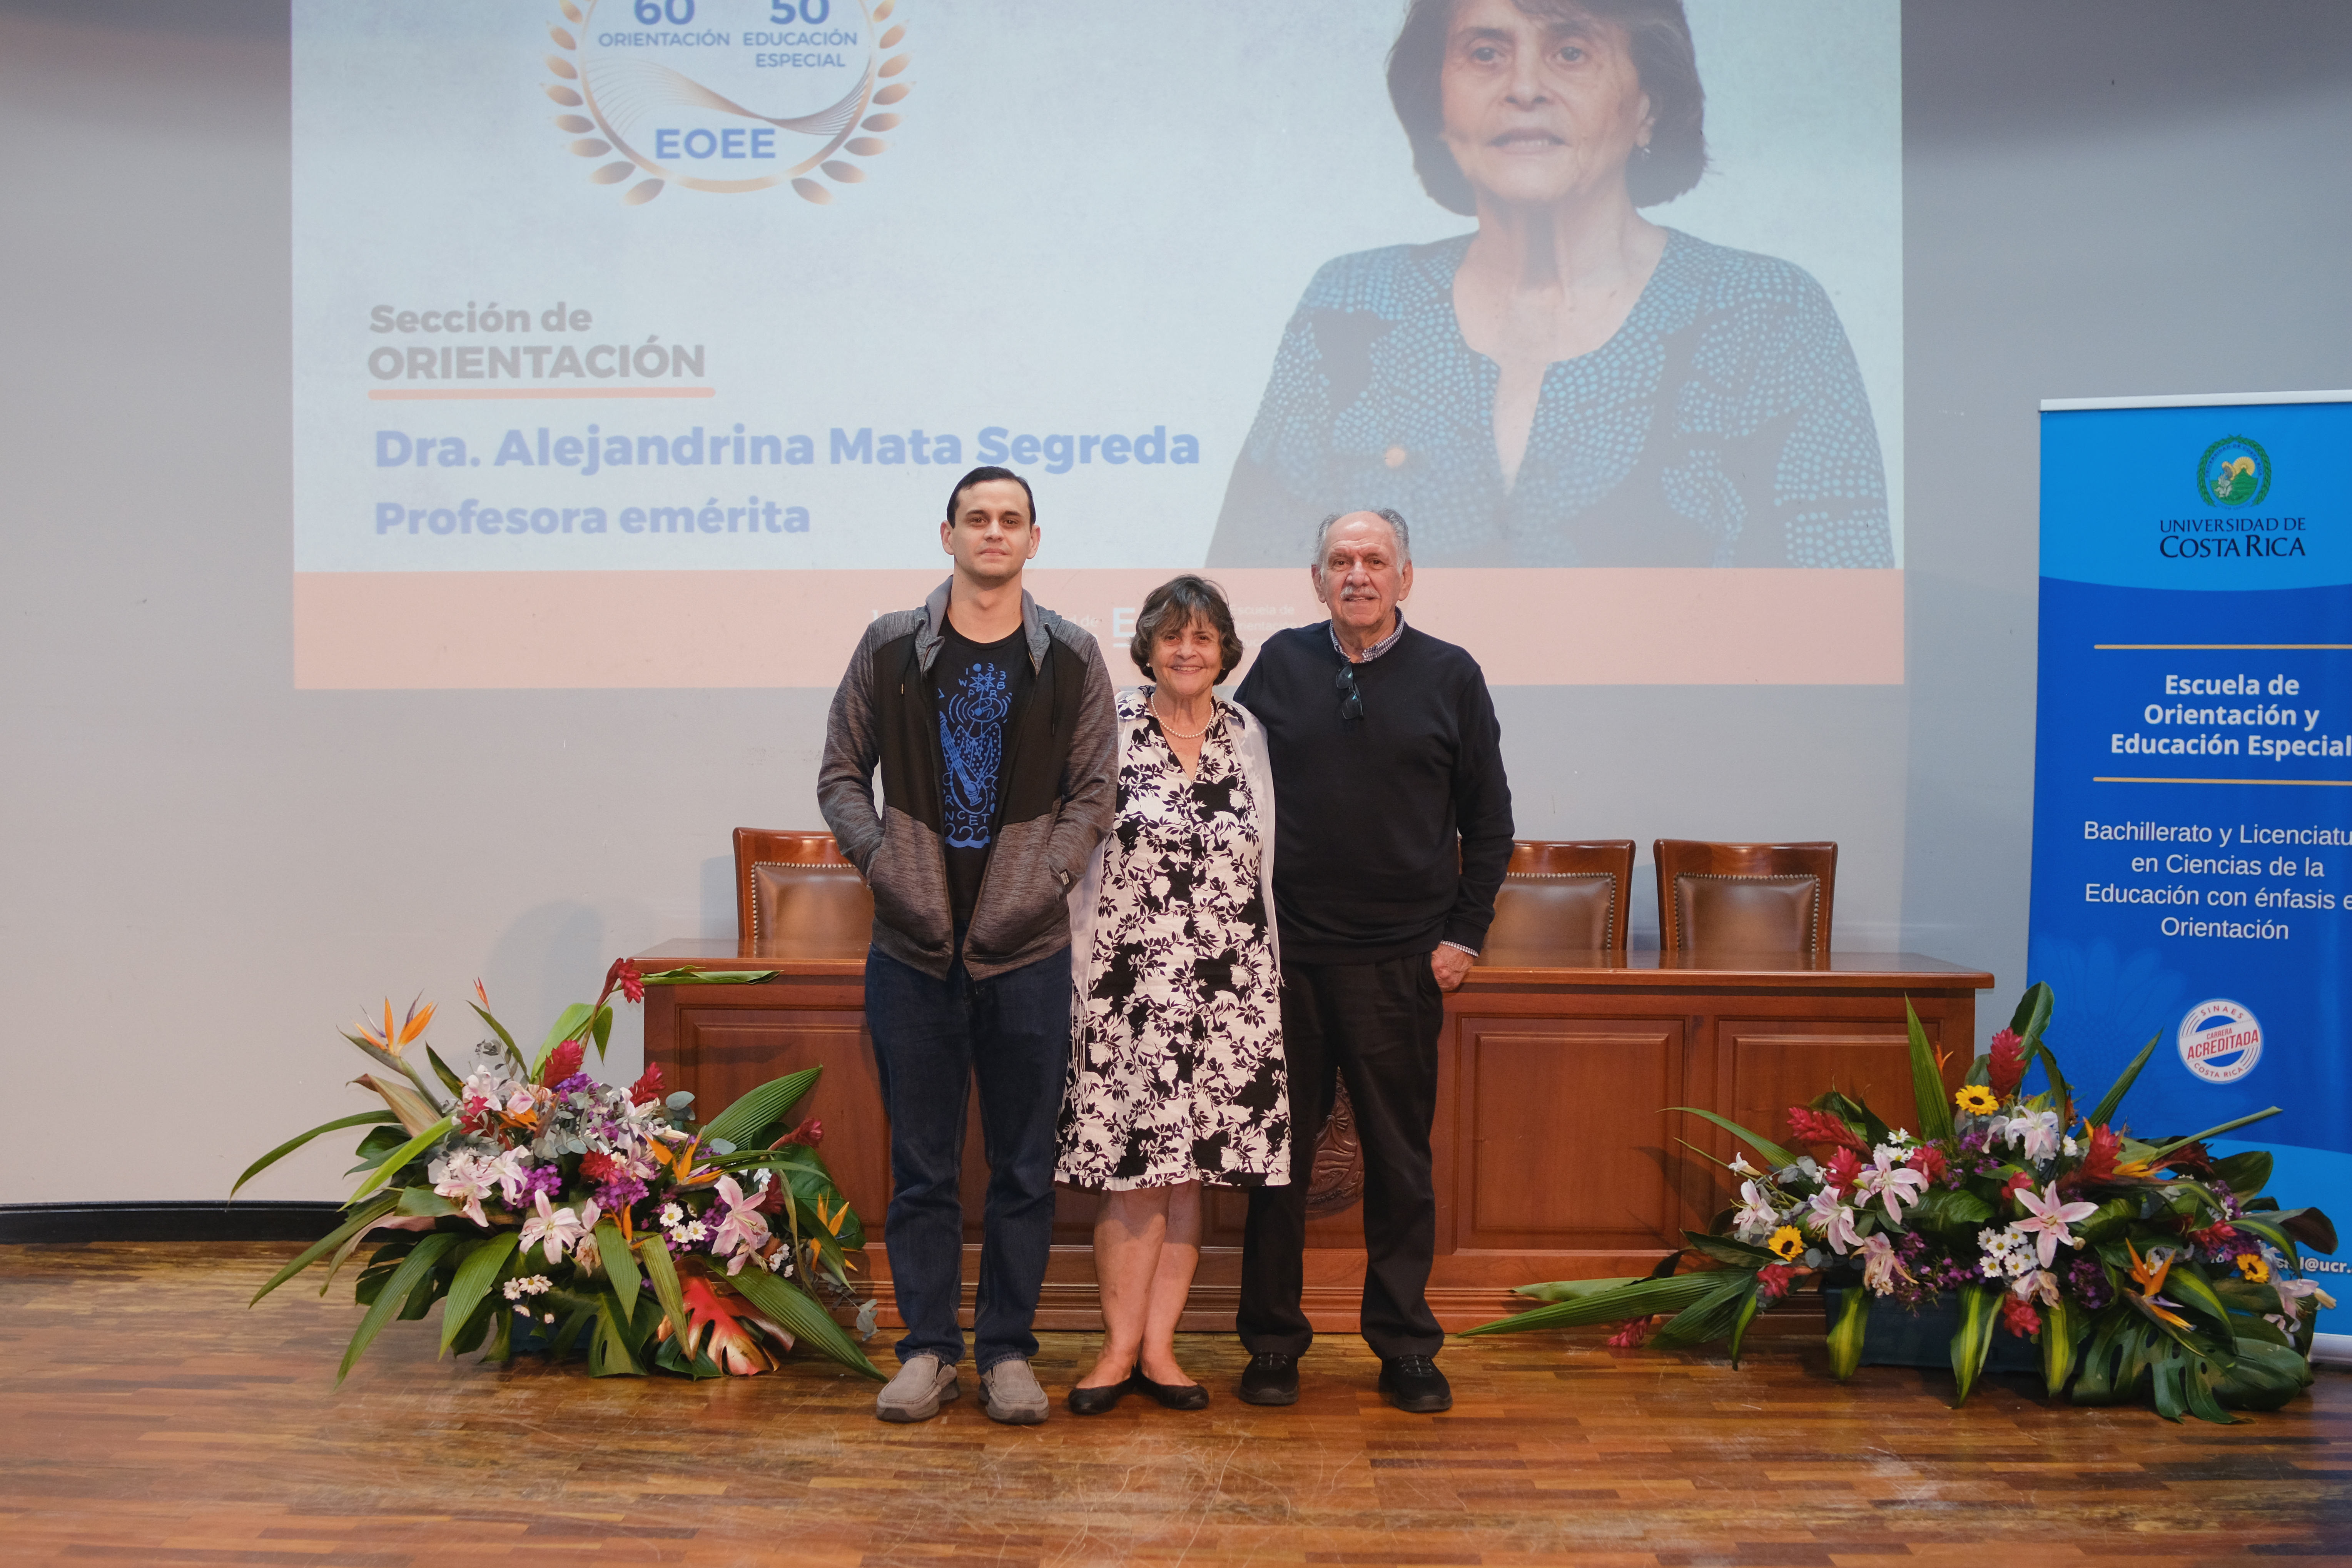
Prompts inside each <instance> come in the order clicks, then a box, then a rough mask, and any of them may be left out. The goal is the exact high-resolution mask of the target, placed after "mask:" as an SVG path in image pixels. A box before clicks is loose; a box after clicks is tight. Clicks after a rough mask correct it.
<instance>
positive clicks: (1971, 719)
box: [0, 0, 2352, 1203]
mask: <svg viewBox="0 0 2352 1568" xmlns="http://www.w3.org/2000/svg"><path fill="white" fill-rule="evenodd" d="M1905 24H1906V40H1905V72H1906V142H1907V148H1906V247H1907V257H1908V260H1907V262H1906V300H1907V306H1906V309H1907V312H1908V329H1907V334H1906V358H1907V362H1908V367H1909V369H1908V382H1907V393H1908V413H1907V418H1906V435H1907V453H1908V462H1909V482H1908V516H1909V523H1908V526H1907V529H1906V533H1907V563H1906V564H1907V567H1908V573H1909V575H1908V583H1909V661H1910V670H1911V679H1910V682H1909V684H1908V686H1907V687H1906V688H1900V689H1864V688H1851V689H1839V688H1823V689H1655V688H1648V689H1605V688H1604V689H1594V688H1579V689H1507V690H1504V691H1503V692H1501V693H1499V694H1498V700H1499V705H1500V707H1501V710H1502V714H1503V721H1504V724H1505V729H1506V745H1507V754H1508V757H1509V762H1510V765H1511V770H1512V777H1513V784H1514V788H1515V792H1516V795H1517V800H1518V809H1519V823H1520V831H1521V832H1522V833H1523V834H1524V835H1526V836H1528V837H1568V836H1586V835H1591V836H1600V835H1609V836H1617V835H1625V836H1631V837H1635V838H1637V839H1639V840H1641V841H1643V843H1644V844H1646V842H1647V841H1648V840H1649V839H1651V838H1653V837H1662V836H1671V837H1759V838H1760V837H1835V838H1837V839H1839V840H1841V842H1842V843H1843V846H1844V850H1843V861H1842V865H1841V876H1840V887H1839V890H1838V914H1839V921H1838V927H1839V930H1838V939H1839V943H1840V945H1841V946H1844V947H1848V948H1863V947H1877V948H1885V947H1898V946H1899V947H1906V948H1910V949H1914V950H1916V951H1923V952H1931V953H1935V954H1937V955H1940V956H1943V957H1948V958H1951V959H1955V960H1959V961H1964V962H1968V963H1975V964H1980V965H1984V966H1987V967H1990V968H1991V969H1993V970H1994V971H1996V972H1997V973H1999V974H2000V990H1999V991H1998V992H1996V993H1995V994H1994V999H1993V1002H1992V1005H1990V1006H1989V1007H1988V1009H1987V1012H1988V1015H1989V1018H1988V1023H1987V1027H1988V1029H1990V1027H1991V1026H1993V1025H1992V1022H1991V1020H1990V1015H1991V1014H1994V1013H2003V1012H2005V1008H2006V1003H2007V1000H2008V999H2009V998H2010V997H2011V996H2012V995H2013V994H2014V993H2015V991H2016V990H2017V989H2018V988H2019V987H2020V986H2021V984H2023V981H2024V979H2025V978H2026V977H2025V976H2024V975H2023V974H2022V973H2021V965H2022V963H2023V956H2024V946H2025V931H2024V921H2025V908H2026V887H2027V879H2028V876H2029V873H2030V865H2029V850H2028V830H2029V825H2030V815H2031V791H2032V777H2031V758H2032V702H2033V644H2034V620H2033V616H2034V610H2033V604H2034V575H2035V555H2034V538H2035V535H2034V516H2033V494H2034V486H2033V475H2034V468H2035V461H2036V454H2035V448H2034V406H2035V404H2036V401H2037V400H2038V399H2040V398H2042V397H2045V396H2061V395H2094V394H2102V393H2124V392H2146V391H2214V392H2219V391H2235V390H2258V389H2263V388H2284V387H2295V386H2326V385H2341V384H2344V381H2345V379H2346V377H2347V366H2352V352H2347V351H2352V312H2347V310H2346V309H2345V307H2344V305H2343V303H2342V299H2341V281H2340V280H2341V276H2342V270H2341V269H2342V258H2343V257H2345V256H2346V255H2347V254H2352V175H2347V172H2346V166H2345V164H2346V160H2344V159H2343V157H2342V155H2341V149H2342V148H2343V147H2345V146H2347V145H2352V92H2347V63H2346V62H2347V60H2352V48H2347V44H2352V26H2348V25H2347V13H2346V11H2345V10H2344V9H2343V8H2342V7H2339V6H2336V5H2333V4H2330V3H2328V0H2273V4H2270V5H2264V6H2263V7H2260V8H2252V7H2231V8H2224V7H2219V6H2216V5H2210V4H2191V3H2189V0H2096V3H2095V4H2094V3H2089V0H2075V3H2071V4H2039V3H2027V0H2001V3H1999V4H1995V3H1991V0H1978V3H1975V4H1971V5H1966V6H1958V5H1924V4H1915V5H1910V6H1907V7H1906V16H1905ZM287 121H288V100H287V57H286V45H285V16H284V10H283V7H282V5H265V4H247V3H244V0H235V3H232V0H209V3H208V4H206V5H202V6H187V5H170V4H165V3H163V0H147V3H135V4H134V3H130V0H84V3H81V4H65V3H62V0H48V3H45V4H26V3H23V0H0V147H5V149H6V150H7V153H6V156H5V158H0V289H4V290H5V293H0V299H5V301H6V306H7V324H8V331H7V332H6V334H5V342H6V344H7V349H8V351H9V352H8V360H9V364H8V371H7V374H5V378H0V389H5V390H0V398H5V417H0V530H5V534H0V537H5V545H6V553H5V561H6V562H7V563H8V569H7V570H6V571H5V574H0V735H5V751H0V952H5V961H6V963H7V965H8V968H9V970H10V972H11V974H12V976H13V978H14V984H13V985H12V987H11V995H10V996H9V999H8V1005H7V1006H6V1008H5V1014H0V1017H5V1024H0V1031H5V1032H0V1065H5V1070H6V1075H7V1081H8V1082H9V1084H10V1087H11V1089H12V1090H13V1091H14V1092H15V1093H16V1095H17V1096H19V1097H20V1102H21V1103H23V1104H25V1105H27V1106H32V1107H37V1108H40V1112H41V1115H42V1116H43V1117H44V1118H51V1119H53V1118H55V1117H57V1116H58V1114H59V1113H63V1114H64V1115H65V1116H66V1117H68V1118H71V1119H80V1118H98V1119H103V1120H104V1121H105V1122H106V1123H107V1124H108V1125H110V1126H111V1127H114V1128H117V1129H121V1130H122V1131H125V1132H135V1133H136V1134H137V1135H139V1139H140V1142H143V1143H144V1145H145V1146H146V1147H148V1148H149V1149H151V1150H152V1153H151V1154H150V1156H149V1157H147V1158H146V1159H144V1160H142V1161H137V1162H133V1161H129V1160H123V1159H100V1158H98V1157H95V1156H94V1154H93V1153H92V1152H89V1150H88V1149H87V1148H86V1147H84V1146H82V1145H80V1144H65V1145H60V1144H58V1143H57V1142H55V1141H54V1140H51V1139H47V1138H45V1137H38V1136H34V1135H30V1134H27V1135H25V1136H20V1137H19V1138H18V1139H17V1140H16V1142H15V1147H16V1150H17V1151H18V1152H16V1153H15V1154H14V1155H13V1156H11V1157H10V1158H9V1159H8V1161H7V1162H6V1163H5V1167H0V1169H5V1181H4V1182H0V1202H16V1203H23V1202H52V1201H61V1200H68V1199H138V1198H163V1197H194V1196H206V1195H213V1194H220V1193H223V1192H225V1191H226V1187H227V1185H228V1183H229V1181H230V1180H231V1179H232V1177H233V1175H234V1173H236V1171H237V1170H238V1169H240V1168H242V1166H243V1165H244V1164H245V1163H246V1162H247V1160H249V1159H250V1158H251V1157H252V1156H253V1155H255V1154H257V1153H258V1152H260V1151H261V1150H263V1149H265V1148H267V1147H268V1146H269V1145H270V1144H272V1143H274V1142H278V1140H279V1139H280V1138H282V1137H284V1136H286V1135H287V1134H288V1133H290V1132H292V1131H298V1130H299V1129H300V1128H302V1127H305V1126H309V1125H310V1124H312V1123H313V1122H317V1121H325V1120H327V1119H329V1118H330V1117H332V1116H336V1115H340V1114H343V1113H346V1112H348V1111H350V1110H359V1109H364V1108H365V1107H366V1106H367V1104H369V1103H370V1101H369V1100H366V1099H365V1098H363V1097H362V1096H361V1095H360V1094H359V1092H358V1091H356V1090H352V1089H345V1088H341V1087H340V1085H341V1083H342V1082H343V1080H345V1079H348V1078H349V1077H350V1076H351V1075H352V1073H353V1072H355V1071H357V1070H359V1069H361V1068H362V1067H363V1066H364V1065H365V1064H364V1063H363V1062H362V1058H360V1057H359V1055H358V1053H357V1052H355V1051H352V1049H351V1048H350V1047H348V1046H345V1045H343V1044H342V1043H341V1041H340V1040H338V1039H337V1038H336V1035H335V1031H336V1028H337V1027H338V1026H341V1025H346V1024H348V1023H349V1022H350V1021H351V1020H352V1019H353V1018H355V1017H356V1016H357V1014H358V1012H359V1009H360V1008H361V1007H362V1005H366V1004H369V1003H373V1002H377V1001H379V1000H380V999H381V998H382V997H383V996H384V995H385V994H387V993H391V994H394V997H395V999H396V1001H397V1002H399V1003H400V1004H402V1005H404V1004H405V1002H406V1000H407V998H408V996H409V995H410V994H413V993H415V991H417V990H418V989H419V988H422V989H423V990H424V991H425V994H426V995H427V996H428V997H430V998H432V999H435V1000H436V1001H438V1002H439V1003H440V1004H441V1005H442V1007H443V1016H444V1018H445V1019H446V1022H445V1023H444V1024H442V1025H440V1026H436V1028H435V1030H434V1031H433V1038H434V1039H435V1040H436V1043H438V1044H439V1045H440V1046H441V1047H442V1048H443V1051H444V1054H445V1055H451V1054H454V1053H456V1052H462V1051H463V1050H464V1049H466V1048H467V1046H469V1045H470V1044H471V1042H472V1041H473V1040H474V1039H475V1038H476V1037H477V1035H478V1032H479V1031H478V1030H477V1029H475V1028H474V1027H472V1026H471V1019H470V1016H469V1015H466V1014H465V1013H464V1009H463V1007H462V1005H461V1004H462V999H463V997H464V995H465V994H466V993H467V988H468V986H469V984H470V983H471V981H472V980H473V979H474V977H475V976H477V975H479V976H481V977H483V978H484V979H485V980H487V981H488V984H489V986H490V990H491V994H492V995H493V997H494V998H495V999H496V1000H497V1001H498V1002H499V1005H500V1009H501V1011H502V1013H504V1014H505V1015H506V1016H508V1017H509V1021H510V1022H513V1023H516V1024H519V1025H525V1026H532V1027H537V1026H543V1024H544V1022H545V1021H546V1020H547V1019H549V1018H551V1016H552V1015H553V1014H554V1013H555V1012H556V1011H557V1010H558V1009H559V1008H560V1007H561V1006H562V1005H563V1004H564V1003H566V1002H568V1001H572V1000H575V999H584V998H585V997H586V996H587V995H588V994H591V993H592V992H593V987H594V985H595V984H596V982H597V980H598V979H599V978H600V976H601V975H602V973H603V971H604V965H605V964H606V963H608V962H609V961H610V960H611V959H612V958H614V957H615V956H618V955H621V954H623V953H626V952H633V951H635V950H637V949H639V948H642V947H644V946H646V945H648V944H650V943H651V942H656V941H658V940H660V939H662V938H664V937H668V936H677V935H688V934H698V933H707V934H714V935H717V934H725V933H728V932H730V931H732V929H733V906H732V894H731V890H730V873H729V868H728V864H727V852H728V837H727V836H728V832H729V830H730V828H732V827H733V826H736V825H738V824H756V825H761V826H794V825H802V824H813V823H814V822H815V821H816V814H815V808H814V800H813V795H812V787H813V782H814V774H815V762H816V750H817V744H818V740H819V732H820V728H821V725H822V722H823V714H824V694H823V693H821V692H791V691H787V692H774V693H759V692H701V691H675V692H611V693H595V692H510V693H509V692H488V693H478V692H469V693H440V692H407V693H351V692H297V691H295V690H293V689H292V683H291V671H290V654H289V647H290V633H289V601H290V530H291V525H290V519H289V464H290V458H291V454H290V450H289V436H288V428H289V418H290V409H289V393H288V389H287V358H288V342H289V323H288V319H287V310H288V307H287V291H288V280H289V261H288V250H289V238H288V232H289V231H288V196H287V187H288V147H287ZM2231 193H2234V194H2235V195H2237V196H2238V197H2239V198H2240V200H2239V205H2238V207H2237V209H2236V210H2238V211H2241V212H2243V213H2244V214H2246V215H2248V216H2246V218H2245V219H2244V226H2242V227H2240V228H2238V229H2235V230H2233V231H2229V232H2223V233H2221V234H2218V235H2217V234H2216V233H2214V232H2212V231H2211V230H2210V228H2209V227H2208V226H2207V225H2208V224H2209V223H2210V218H2209V217H2208V216H2207V215H2210V214H2212V213H2213V212H2214V211H2215V210H2216V207H2217V203H2216V197H2217V196H2218V195H2222V194H2231ZM190 390H194V391H196V392H198V393H200V394H201V395H200V396H199V397H197V398H195V399H193V400H189V399H186V398H185V394H186V393H187V392H189V391H190ZM191 409H193V412H191ZM1646 874H1647V873H1646V870H1645V871H1644V872H1643V875H1646ZM1648 906H1649V897H1648V894H1647V891H1646V889H1644V890H1643V893H1642V895H1641V898H1640V900H1638V901H1637V910H1636V921H1637V926H1638V925H1640V924H1642V923H1646V925H1647V928H1648V930H1649V931H1652V932H1654V930H1655V911H1654V909H1651V908H1649V907H1648ZM461 1019H463V1021H462V1022H461V1021H460V1020H461ZM614 1058H615V1062H614V1067H615V1070H617V1071H619V1072H621V1073H624V1074H630V1075H633V1074H634V1073H635V1070H636V1063H637V1058H638V1043H637V1036H636V1031H635V1022H634V1019H628V1020H626V1021H625V1024H624V1027H623V1029H622V1031H621V1032H620V1034H619V1035H618V1036H617V1037H616V1038H615V1041H614ZM68 1124H69V1123H68ZM44 1125H47V1122H46V1121H45V1122H44ZM130 1142H131V1139H128V1138H125V1139H123V1140H121V1142H120V1143H119V1144H118V1146H128V1145H129V1143H130ZM343 1147H344V1145H343V1144H342V1143H341V1142H340V1141H338V1142H336V1143H335V1145H334V1152H328V1151H326V1150H319V1151H316V1152H312V1153H310V1154H306V1155H305V1156H301V1157H298V1158H297V1159H296V1160H294V1161H291V1162H289V1163H288V1164H287V1165H286V1166H285V1167H283V1168H282V1169H281V1170H280V1171H279V1172H278V1173H273V1174H272V1175H271V1176H269V1177H268V1178H265V1179H264V1180H263V1181H262V1182H261V1183H259V1184H257V1186H256V1188H255V1189H252V1190H253V1191H254V1192H255V1194H256V1195H261V1196H279V1197H325V1196H334V1195H340V1193H341V1190H342V1189H341V1186H340V1184H339V1183H338V1180H337V1176H336V1173H338V1172H339V1171H340V1170H341V1167H342V1165H343V1164H344V1163H347V1162H345V1161H344V1160H342V1159H341V1158H340V1154H341V1149H342V1148H343Z"/></svg>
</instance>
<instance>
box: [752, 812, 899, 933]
mask: <svg viewBox="0 0 2352 1568" xmlns="http://www.w3.org/2000/svg"><path fill="white" fill-rule="evenodd" d="M873 931H874V895H873V893H872V892H870V891H869V890H868V889H866V879H865V878H863V877H861V876H859V875H858V874H857V868H856V867H855V866H853V865H851V864H850V863H849V862H848V861H847V860H846V859H845V858H843V857H842V853H841V849H840V847H838V846H837V845H835V843H834V841H833V835H832V834H830V833H779V832H772V831H768V830H766V829H762V828H757V827H739V828H737V829H736V830H735V932H736V935H738V936H739V937H741V938H744V939H746V940H750V941H756V942H784V943H789V944H791V945H792V946H793V947H795V948H803V949H806V950H808V952H809V956H811V957H818V956H832V955H834V954H835V953H848V954H860V953H863V952H865V951H866V944H867V942H870V941H871V940H872V936H873Z"/></svg>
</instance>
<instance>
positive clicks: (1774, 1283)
mask: <svg viewBox="0 0 2352 1568" xmlns="http://www.w3.org/2000/svg"><path fill="white" fill-rule="evenodd" d="M1796 1278H1797V1271H1796V1270H1795V1269H1794V1268H1790V1266H1789V1265H1787V1264H1785V1263H1768V1264H1766V1265H1765V1266H1764V1267H1763V1268H1759V1269H1758V1270H1757V1271H1756V1299H1757V1300H1759V1301H1761V1302H1762V1303H1764V1305H1766V1306H1768V1307H1769V1306H1770V1305H1771V1304H1772V1303H1773V1302H1775V1301H1777V1300H1780V1298H1781V1297H1783V1296H1785V1295H1787V1294H1788V1293H1789V1286H1790V1282H1791V1281H1793V1280H1794V1279H1796Z"/></svg>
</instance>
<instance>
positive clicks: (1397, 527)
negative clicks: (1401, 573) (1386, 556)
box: [1307, 506, 1412, 566]
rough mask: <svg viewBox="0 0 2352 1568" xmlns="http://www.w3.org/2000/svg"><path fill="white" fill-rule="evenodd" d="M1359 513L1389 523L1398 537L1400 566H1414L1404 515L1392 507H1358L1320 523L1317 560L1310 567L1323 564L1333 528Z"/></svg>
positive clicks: (1316, 531)
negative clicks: (1324, 547) (1324, 552)
mask: <svg viewBox="0 0 2352 1568" xmlns="http://www.w3.org/2000/svg"><path fill="white" fill-rule="evenodd" d="M1358 511H1361V512H1369V513H1370V515H1372V516H1374V517H1377V518H1379V519H1380V520H1381V521H1382V522H1385V523H1387V524H1388V525H1389V529H1390V531H1391V532H1393V533H1394V534H1395V535H1396V547H1397V555H1398V557H1399V564H1401V565H1406V566H1410V565H1412V530H1411V529H1409V528H1407V527H1406V526H1405V521H1404V514H1403V513H1402V512H1400V511H1397V510H1393V509H1392V508H1390V507H1384V506H1376V507H1358V508H1357V509H1356V510H1355V511H1335V512H1333V513H1332V514H1331V515H1330V516H1328V517H1327V518H1325V519H1324V520H1323V521H1321V522H1319V523H1318V524H1317V525H1316V528H1315V559H1314V560H1312V561H1310V562H1308V563H1307V564H1308V565H1310V566H1320V565H1322V564H1323V546H1324V545H1325V544H1326V543H1327V542H1328V541H1329V540H1330V537H1331V530H1332V528H1333V526H1334V525H1335V524H1337V523H1338V522H1339V520H1340V519H1341V518H1343V517H1353V516H1355V515H1356V512H1358Z"/></svg>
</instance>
